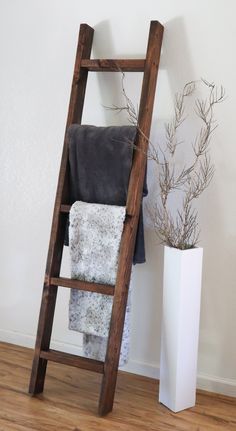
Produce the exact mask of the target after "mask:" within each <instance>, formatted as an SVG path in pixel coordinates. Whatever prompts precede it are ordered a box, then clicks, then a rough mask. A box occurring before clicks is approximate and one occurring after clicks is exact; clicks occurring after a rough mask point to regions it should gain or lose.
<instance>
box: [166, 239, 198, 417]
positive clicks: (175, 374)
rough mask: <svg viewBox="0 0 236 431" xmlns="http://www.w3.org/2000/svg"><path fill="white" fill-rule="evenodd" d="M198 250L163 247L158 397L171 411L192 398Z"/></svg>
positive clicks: (184, 406) (190, 403)
mask: <svg viewBox="0 0 236 431" xmlns="http://www.w3.org/2000/svg"><path fill="white" fill-rule="evenodd" d="M202 254H203V249H202V248H193V249H189V250H179V249H175V248H171V247H167V246H165V250H164V278H163V311H162V329H161V360H160V389H159V401H160V402H161V403H162V404H164V405H165V406H166V407H168V408H169V409H170V410H172V411H173V412H178V411H181V410H184V409H187V408H189V407H193V406H194V405H195V400H196V381H197V356H198V338H199V318H200V301H201V278H202Z"/></svg>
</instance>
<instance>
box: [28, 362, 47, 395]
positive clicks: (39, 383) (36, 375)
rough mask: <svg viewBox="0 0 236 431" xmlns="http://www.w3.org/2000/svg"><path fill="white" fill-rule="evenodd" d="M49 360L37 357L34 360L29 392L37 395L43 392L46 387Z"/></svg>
mask: <svg viewBox="0 0 236 431" xmlns="http://www.w3.org/2000/svg"><path fill="white" fill-rule="evenodd" d="M46 369H47V361H46V360H45V359H41V358H35V359H34V360H33V366H32V372H31V378H30V384H29V394H31V395H37V394H41V393H42V392H43V389H44V381H45V376H46Z"/></svg>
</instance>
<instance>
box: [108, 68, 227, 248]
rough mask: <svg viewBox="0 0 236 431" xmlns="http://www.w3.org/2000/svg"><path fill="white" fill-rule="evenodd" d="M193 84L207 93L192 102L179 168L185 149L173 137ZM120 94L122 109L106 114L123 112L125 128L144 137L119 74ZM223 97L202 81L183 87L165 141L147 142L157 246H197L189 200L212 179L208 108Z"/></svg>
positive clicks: (194, 216)
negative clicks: (191, 131)
mask: <svg viewBox="0 0 236 431" xmlns="http://www.w3.org/2000/svg"><path fill="white" fill-rule="evenodd" d="M199 83H201V84H203V85H204V87H206V89H207V97H206V98H195V100H194V111H195V114H196V115H197V117H198V118H199V119H200V127H199V132H198V134H197V136H195V139H194V141H193V142H192V143H191V152H192V157H191V161H190V162H189V163H188V164H187V165H185V164H184V163H183V165H182V167H179V163H177V157H178V156H179V154H183V155H184V151H185V149H184V147H185V145H186V142H185V141H184V140H182V139H180V138H179V135H180V132H181V126H182V125H183V123H184V122H186V121H187V116H186V115H185V111H186V99H187V98H190V97H191V96H193V94H194V92H195V90H196V88H197V86H198V84H199ZM122 94H123V96H124V100H125V104H124V106H121V107H119V106H113V107H112V108H109V109H112V110H114V111H117V112H121V111H126V113H127V115H128V119H129V121H130V123H131V124H133V125H135V126H136V127H137V129H138V132H139V133H141V134H142V136H144V134H143V133H142V130H140V127H139V124H138V115H137V110H136V109H135V107H134V105H133V103H132V101H131V100H130V99H129V97H128V96H127V94H126V91H125V87H124V74H122ZM224 98H225V91H224V88H223V87H222V86H221V87H220V88H219V87H217V86H216V85H215V84H214V83H210V82H207V81H206V80H203V79H202V80H201V81H200V82H195V81H191V82H188V83H187V84H186V85H185V86H184V88H183V90H182V91H181V92H180V93H177V94H176V95H175V100H174V116H173V118H172V120H171V121H170V122H168V123H167V124H166V125H165V142H164V143H163V144H162V145H160V144H157V145H156V146H154V145H153V144H152V143H151V142H150V140H148V141H149V150H148V154H147V156H148V158H149V159H151V160H152V161H154V163H155V164H156V167H157V179H158V187H159V190H160V193H159V195H158V198H157V202H156V203H155V204H154V205H153V206H152V207H151V208H149V215H150V217H151V220H152V222H153V226H154V229H155V232H156V234H157V235H158V237H159V238H160V239H161V242H162V243H164V244H166V245H168V246H170V247H174V248H178V249H181V250H184V249H189V248H193V247H195V246H196V245H197V243H198V240H199V226H198V214H197V211H196V209H195V207H194V201H195V200H196V199H197V198H198V197H199V196H200V195H201V193H203V191H204V190H205V189H206V188H207V187H208V186H209V184H210V182H211V180H212V177H213V175H214V167H213V165H212V162H211V159H210V155H209V146H210V142H211V136H212V134H213V132H214V130H215V129H216V127H217V123H216V120H215V118H214V108H215V106H216V105H217V104H219V103H221V102H222V101H223V100H224ZM144 137H145V136H144ZM145 138H146V139H148V138H147V137H145ZM180 151H182V153H180ZM183 158H184V157H183ZM173 193H175V194H178V197H177V199H175V202H176V201H177V202H178V204H177V205H176V204H175V205H174V206H173V202H171V199H172V197H173ZM175 198H176V196H175Z"/></svg>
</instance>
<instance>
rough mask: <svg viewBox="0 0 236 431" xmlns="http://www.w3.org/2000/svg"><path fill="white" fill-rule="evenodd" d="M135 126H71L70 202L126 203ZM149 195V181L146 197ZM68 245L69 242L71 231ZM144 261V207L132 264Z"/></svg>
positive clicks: (68, 136)
mask: <svg viewBox="0 0 236 431" xmlns="http://www.w3.org/2000/svg"><path fill="white" fill-rule="evenodd" d="M135 136H136V127H134V126H111V127H96V126H89V125H77V124H73V125H72V126H70V127H69V129H68V132H67V138H68V141H69V142H68V143H69V166H70V192H71V196H70V203H71V204H72V203H73V202H75V201H77V200H80V201H84V202H90V203H102V204H107V205H118V206H125V205H126V199H127V191H128V184H129V176H130V171H131V166H132V158H133V146H132V143H133V142H134V139H135ZM146 195H147V186H146V181H145V184H144V189H143V196H146ZM65 245H68V230H67V233H66V239H65ZM143 262H145V248H144V232H143V216H142V207H141V211H140V218H139V225H138V231H137V237H136V244H135V251H134V258H133V263H134V264H135V263H143Z"/></svg>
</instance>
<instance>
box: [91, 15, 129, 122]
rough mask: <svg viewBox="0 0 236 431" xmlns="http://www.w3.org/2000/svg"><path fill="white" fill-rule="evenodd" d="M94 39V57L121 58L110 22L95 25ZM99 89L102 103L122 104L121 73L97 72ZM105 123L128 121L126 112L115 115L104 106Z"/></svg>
mask: <svg viewBox="0 0 236 431" xmlns="http://www.w3.org/2000/svg"><path fill="white" fill-rule="evenodd" d="M94 30H95V32H94V40H93V51H92V55H93V57H94V58H119V55H117V53H116V51H115V47H114V43H113V37H112V36H113V35H112V31H111V26H110V22H109V21H108V20H106V21H101V22H100V23H99V24H96V25H95V26H94ZM96 79H97V83H98V89H99V92H100V95H101V100H102V103H104V101H106V100H108V101H109V102H108V104H109V106H110V105H111V103H110V101H111V100H112V101H114V103H115V104H116V105H122V102H123V100H122V95H121V76H120V74H119V73H112V72H99V73H97V74H96ZM104 120H105V125H111V124H112V125H120V124H125V123H127V119H126V115H125V113H124V114H123V113H121V114H120V115H114V112H113V111H109V110H108V109H105V108H104Z"/></svg>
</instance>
